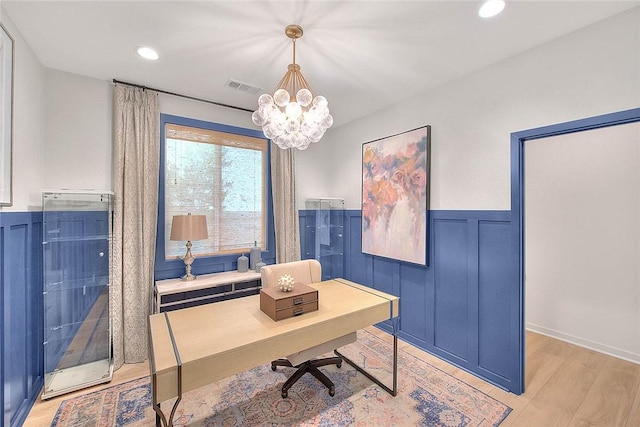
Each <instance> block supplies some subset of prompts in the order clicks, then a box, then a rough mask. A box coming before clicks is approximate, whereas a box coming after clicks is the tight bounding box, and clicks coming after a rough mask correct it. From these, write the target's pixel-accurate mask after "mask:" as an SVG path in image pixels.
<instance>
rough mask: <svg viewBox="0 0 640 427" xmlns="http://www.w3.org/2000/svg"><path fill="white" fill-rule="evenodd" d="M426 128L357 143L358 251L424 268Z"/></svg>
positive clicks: (427, 207)
mask: <svg viewBox="0 0 640 427" xmlns="http://www.w3.org/2000/svg"><path fill="white" fill-rule="evenodd" d="M430 145H431V126H424V127H421V128H417V129H413V130H410V131H407V132H403V133H400V134H397V135H393V136H389V137H386V138H381V139H378V140H375V141H371V142H367V143H364V144H362V252H363V253H366V254H371V255H377V256H382V257H386V258H392V259H396V260H400V261H405V262H410V263H414V264H420V265H426V264H427V224H428V222H427V213H428V210H429V181H430V177H429V172H430V171H429V163H430Z"/></svg>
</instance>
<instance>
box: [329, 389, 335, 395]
mask: <svg viewBox="0 0 640 427" xmlns="http://www.w3.org/2000/svg"><path fill="white" fill-rule="evenodd" d="M335 395H336V389H335V388H334V387H331V388H330V389H329V396H331V397H333V396H335Z"/></svg>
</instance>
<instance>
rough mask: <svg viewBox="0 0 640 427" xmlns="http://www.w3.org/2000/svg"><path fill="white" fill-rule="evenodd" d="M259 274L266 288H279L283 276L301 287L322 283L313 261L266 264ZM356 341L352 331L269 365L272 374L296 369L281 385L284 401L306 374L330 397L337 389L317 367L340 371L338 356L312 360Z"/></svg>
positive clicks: (316, 263)
mask: <svg viewBox="0 0 640 427" xmlns="http://www.w3.org/2000/svg"><path fill="white" fill-rule="evenodd" d="M260 272H261V274H262V286H263V287H265V288H266V287H269V286H278V279H279V278H280V276H282V275H283V274H289V275H291V276H292V277H293V280H294V282H295V283H302V284H304V285H308V284H310V283H316V282H320V281H321V280H322V279H321V278H322V266H321V265H320V263H319V262H318V261H317V260H315V259H307V260H302V261H293V262H286V263H282V264H273V265H267V266H264V267H262V269H261V270H260ZM355 341H356V333H355V332H352V333H350V334H347V335H344V336H342V337H339V338H336V339H334V340H331V341H328V342H326V343H324V344H320V345H317V346H314V347H312V348H309V349H306V350H303V351H300V352H298V353H295V354H290V355H289V356H287V357H286V358H284V359H278V360H274V361H273V362H271V369H272V370H274V371H275V370H276V367H277V366H287V367H292V368H297V370H296V371H295V372H294V374H293V375H291V376H290V377H289V378H288V379H287V381H286V382H285V383H284V385H283V386H282V397H283V398H286V397H287V396H288V394H289V389H290V388H291V386H292V385H293V384H295V383H296V381H298V380H299V379H300V378H301V377H302V376H303V375H304V374H306V373H307V372H308V373H310V374H311V375H313V376H314V377H316V378H317V379H318V380H319V381H320V382H321V383H322V384H324V385H325V386H326V387H327V388H328V389H329V396H333V395H334V394H335V392H336V386H335V385H334V384H333V382H331V380H330V379H329V378H328V377H327V376H326V375H325V374H324V373H323V372H322V371H320V369H318V368H319V367H320V366H326V365H336V366H337V367H338V368H340V367H341V366H342V358H341V357H339V356H336V357H328V358H324V359H313V358H314V357H317V356H319V355H321V354H325V353H327V352H330V351H332V350H335V349H337V348H338V347H342V346H344V345H347V344H349V343H352V342H355Z"/></svg>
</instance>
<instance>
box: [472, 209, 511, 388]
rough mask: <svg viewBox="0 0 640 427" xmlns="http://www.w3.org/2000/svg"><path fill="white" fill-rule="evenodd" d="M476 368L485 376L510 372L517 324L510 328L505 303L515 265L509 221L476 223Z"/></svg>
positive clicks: (501, 375) (507, 308) (506, 375)
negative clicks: (477, 300) (477, 303)
mask: <svg viewBox="0 0 640 427" xmlns="http://www.w3.org/2000/svg"><path fill="white" fill-rule="evenodd" d="M478 234H479V242H480V247H479V272H478V280H479V286H478V289H479V295H478V297H479V298H478V299H479V313H481V314H482V315H481V316H479V318H478V329H479V331H478V332H479V343H480V344H479V349H478V350H479V353H478V356H479V361H478V363H479V366H480V367H481V368H482V369H484V370H486V375H497V376H500V377H502V378H505V379H506V378H508V377H509V375H510V373H509V372H508V370H507V368H508V367H509V363H508V362H509V357H511V356H512V354H511V349H510V348H509V340H508V339H505V338H506V337H510V336H511V335H512V334H513V333H514V332H516V329H517V328H516V327H517V325H512V324H511V322H510V319H511V317H512V313H511V309H510V306H509V305H505V303H504V302H505V301H508V300H509V297H510V292H511V289H510V284H512V283H516V282H517V278H516V277H511V278H510V280H504V278H509V277H510V276H511V275H512V272H513V269H512V268H511V266H512V265H513V264H514V262H515V263H517V259H516V258H515V257H514V253H513V251H511V250H510V246H509V245H510V243H511V229H510V223H509V222H499V221H494V222H488V221H480V222H479V233H478Z"/></svg>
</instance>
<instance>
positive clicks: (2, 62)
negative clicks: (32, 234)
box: [0, 24, 13, 206]
mask: <svg viewBox="0 0 640 427" xmlns="http://www.w3.org/2000/svg"><path fill="white" fill-rule="evenodd" d="M0 29H1V30H2V31H0V206H11V204H12V199H11V186H12V183H11V144H12V140H11V138H12V133H13V132H12V130H13V119H12V117H13V38H11V36H10V35H9V33H8V32H7V30H6V29H5V28H4V26H3V25H2V24H0Z"/></svg>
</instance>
